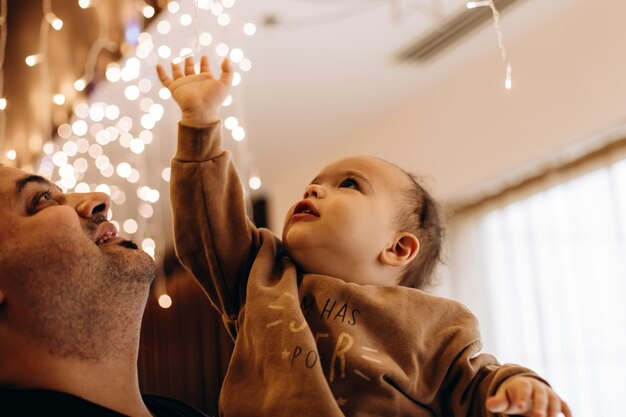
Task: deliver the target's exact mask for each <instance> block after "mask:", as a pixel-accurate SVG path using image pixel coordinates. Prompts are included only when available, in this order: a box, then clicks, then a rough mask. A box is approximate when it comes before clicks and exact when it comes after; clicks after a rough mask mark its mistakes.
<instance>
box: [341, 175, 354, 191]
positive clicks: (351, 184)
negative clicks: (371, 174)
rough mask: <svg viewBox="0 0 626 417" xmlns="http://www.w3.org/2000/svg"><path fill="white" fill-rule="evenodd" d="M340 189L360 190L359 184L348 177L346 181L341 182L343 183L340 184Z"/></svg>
mask: <svg viewBox="0 0 626 417" xmlns="http://www.w3.org/2000/svg"><path fill="white" fill-rule="evenodd" d="M339 188H356V189H357V190H358V189H359V183H358V181H357V180H355V179H354V178H350V177H348V178H346V179H345V180H343V181H341V183H340V184H339Z"/></svg>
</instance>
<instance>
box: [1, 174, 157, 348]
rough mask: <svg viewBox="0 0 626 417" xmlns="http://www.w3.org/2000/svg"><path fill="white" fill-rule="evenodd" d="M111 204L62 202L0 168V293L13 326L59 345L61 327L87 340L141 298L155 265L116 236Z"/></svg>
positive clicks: (45, 185)
mask: <svg viewBox="0 0 626 417" xmlns="http://www.w3.org/2000/svg"><path fill="white" fill-rule="evenodd" d="M109 204H110V199H109V197H108V196H107V195H106V194H102V193H86V194H78V193H75V194H64V193H63V192H61V190H59V189H58V188H57V187H56V186H55V185H53V184H51V183H49V182H48V181H46V180H45V179H43V178H41V177H39V176H35V175H31V174H28V173H26V172H24V171H21V170H18V169H15V168H8V167H2V166H0V219H1V221H0V291H2V292H3V293H4V296H5V308H6V309H7V311H8V314H11V315H12V319H14V320H16V321H20V320H23V321H24V322H26V321H28V322H29V323H30V324H29V325H28V326H26V327H28V329H26V330H25V331H28V332H30V333H31V334H30V336H33V333H34V336H38V337H44V338H45V337H48V338H53V339H55V343H56V344H61V342H60V341H59V340H56V339H58V338H59V337H60V335H59V334H57V333H59V332H62V331H63V327H64V326H67V325H68V324H69V325H70V326H69V327H70V328H73V329H74V330H73V332H75V333H78V332H80V331H81V330H80V329H81V328H83V327H85V329H83V330H84V332H87V333H88V332H89V331H90V329H89V328H90V327H97V326H99V325H101V324H102V323H99V322H98V320H99V321H102V319H104V318H105V317H107V316H108V315H107V314H106V312H107V309H111V308H113V307H114V306H115V305H117V303H120V305H123V303H124V302H125V303H126V304H128V305H134V304H136V303H135V302H134V301H135V300H134V299H133V298H137V297H143V294H145V292H146V289H147V288H148V287H149V285H150V283H151V281H152V279H153V277H154V272H155V265H154V261H153V260H152V259H151V258H150V257H149V256H148V255H147V254H146V253H144V252H143V251H141V250H138V249H137V248H136V246H135V245H134V244H133V243H132V242H129V241H127V240H125V239H122V238H120V237H117V236H115V235H116V230H115V228H114V227H113V225H111V223H109V222H108V221H106V213H107V211H108V207H109ZM125 297H126V299H124V298H125ZM103 314H104V316H103ZM20 316H21V317H20ZM98 317H100V319H98ZM93 320H96V322H95V323H94V322H93ZM90 321H92V323H91V324H90V323H89V322H90ZM33 323H37V324H36V325H34V324H33ZM104 327H106V324H104ZM92 330H93V329H92ZM61 336H63V335H61ZM65 336H69V335H65ZM78 336H80V335H78ZM91 336H93V334H92V335H91ZM91 336H89V337H91ZM78 338H80V337H78Z"/></svg>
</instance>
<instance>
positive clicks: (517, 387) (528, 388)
mask: <svg viewBox="0 0 626 417" xmlns="http://www.w3.org/2000/svg"><path fill="white" fill-rule="evenodd" d="M502 388H504V387H502ZM502 388H501V389H502ZM506 392H507V396H508V397H509V407H508V408H507V409H506V410H504V412H505V413H507V414H521V413H525V412H527V411H529V410H530V409H531V407H530V403H531V399H532V395H533V386H532V384H531V383H530V382H529V381H528V380H527V379H526V378H518V379H517V380H516V381H515V383H512V384H509V385H507V387H506ZM544 415H545V414H544Z"/></svg>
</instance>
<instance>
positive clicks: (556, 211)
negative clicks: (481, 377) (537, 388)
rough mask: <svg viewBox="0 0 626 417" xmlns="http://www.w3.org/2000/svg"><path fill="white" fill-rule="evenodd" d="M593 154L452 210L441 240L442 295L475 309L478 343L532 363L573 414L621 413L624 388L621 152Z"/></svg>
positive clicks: (625, 256) (502, 356)
mask: <svg viewBox="0 0 626 417" xmlns="http://www.w3.org/2000/svg"><path fill="white" fill-rule="evenodd" d="M597 162H598V161H595V164H594V165H595V167H594V168H593V169H591V170H589V164H587V166H586V172H585V173H583V174H576V175H575V177H574V178H572V175H571V172H569V173H568V174H562V175H560V177H567V179H566V180H563V178H557V181H556V182H558V184H554V182H555V181H554V180H555V175H552V174H551V175H549V177H550V178H549V179H546V180H545V181H543V182H544V184H543V187H540V188H542V189H541V190H540V191H533V192H532V193H531V194H530V195H529V193H528V192H526V195H525V196H523V197H521V198H520V197H519V196H513V197H511V196H504V197H501V198H499V199H498V201H495V202H494V201H491V202H490V203H488V204H486V205H482V206H480V207H479V208H478V209H472V210H471V211H469V212H466V213H461V214H459V215H458V216H455V219H454V221H453V222H452V224H451V225H450V236H449V240H448V261H447V263H448V273H449V275H450V277H449V280H448V284H447V285H448V288H447V292H448V294H447V295H450V296H452V297H453V298H456V299H458V300H460V301H462V302H464V303H465V304H466V305H467V306H468V307H469V308H470V309H471V310H472V311H473V312H474V313H475V314H476V315H477V316H478V319H479V321H480V323H481V329H482V334H483V341H484V351H486V352H489V353H493V354H494V355H495V356H496V357H497V358H498V359H499V360H500V361H501V362H503V363H504V362H512V363H519V364H521V365H524V366H527V367H529V368H531V369H533V370H535V371H537V372H538V373H539V374H540V375H542V376H543V377H545V378H546V379H547V380H548V381H549V382H550V383H551V384H552V386H553V387H554V388H555V390H556V391H557V392H558V393H559V394H560V395H561V396H562V397H563V398H564V399H565V400H566V401H567V402H568V403H569V405H570V406H571V408H572V411H573V413H574V415H576V416H577V417H595V416H617V415H622V414H623V408H624V407H623V405H622V404H621V402H622V400H621V399H622V397H623V395H624V393H625V392H626V159H622V160H618V161H616V162H609V163H606V160H605V161H604V163H602V164H600V165H601V166H600V167H598V163H597ZM578 168H579V169H580V166H578ZM556 177H559V175H556ZM548 182H552V184H551V185H547V186H546V183H548ZM534 186H536V184H534ZM505 199H508V200H509V201H504V200H505Z"/></svg>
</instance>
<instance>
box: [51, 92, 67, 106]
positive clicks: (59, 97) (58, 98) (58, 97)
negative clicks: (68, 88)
mask: <svg viewBox="0 0 626 417" xmlns="http://www.w3.org/2000/svg"><path fill="white" fill-rule="evenodd" d="M52 101H54V104H56V105H58V106H61V105H63V104H65V95H63V94H61V93H58V94H55V95H54V96H53V97H52Z"/></svg>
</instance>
